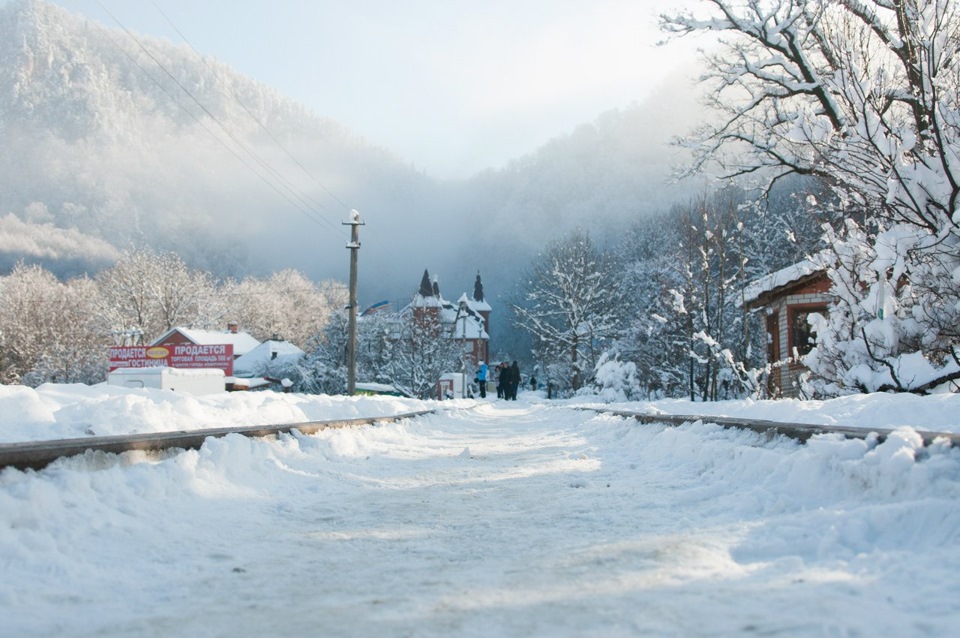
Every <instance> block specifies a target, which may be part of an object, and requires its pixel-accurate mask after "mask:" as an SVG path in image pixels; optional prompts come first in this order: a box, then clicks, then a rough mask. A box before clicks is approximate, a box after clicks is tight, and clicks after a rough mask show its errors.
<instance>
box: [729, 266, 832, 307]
mask: <svg viewBox="0 0 960 638" xmlns="http://www.w3.org/2000/svg"><path fill="white" fill-rule="evenodd" d="M822 271H823V265H822V263H821V262H820V261H818V259H817V258H816V257H813V258H810V259H804V260H803V261H801V262H798V263H796V264H792V265H790V266H787V267H786V268H782V269H780V270H778V271H776V272H772V273H770V274H769V275H765V276H763V277H761V278H760V279H757V280H755V281H752V282H750V284H748V285H747V287H746V289H745V290H744V292H743V296H744V302H745V303H746V304H748V305H749V304H752V303H755V302H757V301H759V300H760V298H761V297H763V296H764V295H767V294H768V293H771V292H773V291H775V290H777V289H779V288H783V287H784V286H788V285H790V284H792V283H795V282H798V281H800V280H801V279H805V278H807V277H810V276H813V275H816V274H818V273H820V272H822Z"/></svg>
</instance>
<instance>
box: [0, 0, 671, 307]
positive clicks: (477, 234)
mask: <svg viewBox="0 0 960 638" xmlns="http://www.w3.org/2000/svg"><path fill="white" fill-rule="evenodd" d="M174 78H175V80H174ZM642 88H643V87H638V91H639V90H641V89H642ZM662 90H663V91H666V92H667V93H670V94H673V93H677V92H679V91H681V90H685V91H687V92H688V89H687V87H682V88H681V89H678V88H677V87H666V88H664V89H662ZM683 105H684V102H682V101H681V102H678V101H677V100H674V99H671V98H670V97H669V96H668V95H654V97H653V98H651V99H649V100H648V101H645V102H643V103H641V104H634V105H631V106H629V107H627V108H624V109H621V110H615V111H611V112H609V113H607V114H604V115H603V116H601V117H600V118H598V119H597V120H596V121H595V122H594V123H591V124H585V125H583V126H581V127H579V128H578V129H577V130H575V131H573V132H571V133H570V134H568V135H563V136H560V137H558V138H557V139H555V140H554V141H553V142H551V143H549V144H547V145H545V146H544V147H542V148H540V149H537V150H535V151H534V152H532V153H531V154H530V155H528V156H526V157H523V158H519V159H518V160H516V161H514V162H511V163H510V164H509V165H508V166H506V167H504V168H502V169H499V170H490V171H486V172H484V173H482V174H481V175H478V176H477V177H475V178H473V179H470V180H464V181H456V182H439V181H436V180H432V179H430V178H429V177H428V176H426V175H424V174H422V173H419V172H417V171H416V170H415V169H413V168H412V167H411V166H410V164H409V163H407V162H404V161H402V160H401V159H399V158H397V157H396V156H394V155H393V154H391V153H390V152H388V151H386V150H384V149H382V148H378V147H376V146H374V145H372V144H370V143H368V142H367V141H365V140H363V139H362V138H360V137H359V136H357V135H356V134H354V133H352V132H350V131H349V130H347V129H346V128H344V127H343V126H341V125H339V124H338V123H336V122H334V121H332V120H330V119H327V118H323V117H319V116H317V115H316V114H314V113H312V112H310V111H309V110H307V109H305V108H304V107H303V106H301V105H299V104H297V103H295V102H293V101H291V100H289V99H287V98H285V97H283V96H282V95H280V94H278V93H277V92H276V91H274V90H273V89H271V88H269V87H267V86H264V85H263V84H261V83H258V82H255V81H252V80H250V79H248V78H245V77H243V76H241V75H239V74H237V73H236V72H234V71H233V70H232V69H230V68H229V67H228V66H226V65H223V64H221V63H218V62H216V61H215V60H212V59H209V58H203V59H201V58H200V57H199V56H198V55H197V54H196V53H195V52H194V51H193V50H191V49H190V48H189V47H186V46H177V45H174V44H172V43H170V42H167V41H165V40H159V39H155V38H149V37H144V36H136V37H134V36H132V35H131V34H127V33H125V32H123V31H122V30H118V29H108V28H106V27H103V26H102V25H99V24H98V23H95V22H92V21H89V20H86V19H84V18H80V17H76V16H72V15H70V14H68V13H67V12H65V11H64V10H62V9H60V8H58V7H56V6H55V5H53V4H50V3H49V2H46V1H45V0H15V1H13V2H10V3H8V4H7V5H6V6H4V7H2V8H0V219H3V218H7V217H8V216H11V215H12V216H13V217H9V218H8V219H7V221H6V223H5V224H4V225H3V228H2V230H0V268H6V267H9V265H10V264H11V263H13V262H14V261H15V260H16V259H19V258H26V259H27V260H29V261H34V262H40V263H42V264H43V265H45V266H47V267H48V268H50V269H51V270H53V271H54V272H57V273H59V274H75V273H76V272H81V271H84V270H86V271H95V270H96V269H98V268H100V267H102V266H103V265H104V264H107V263H110V261H111V260H112V259H113V258H115V254H116V252H117V251H118V250H122V249H124V248H126V247H128V246H129V245H131V244H149V245H152V246H154V247H155V248H159V249H165V250H175V251H176V252H177V253H179V254H180V255H181V257H182V258H184V260H186V261H187V262H188V263H189V264H190V265H191V266H194V267H200V268H205V269H209V270H211V271H212V272H214V273H215V274H217V275H220V276H225V275H242V274H247V273H254V274H264V273H267V272H270V271H274V270H279V269H282V268H296V269H299V270H301V271H303V272H305V273H307V274H308V275H309V276H311V277H314V278H317V279H319V278H326V277H334V278H339V279H345V278H346V271H347V257H348V255H347V252H346V251H345V250H344V244H345V242H346V241H347V239H348V234H347V232H346V230H345V229H344V228H343V226H342V225H341V223H340V222H341V221H342V220H346V218H347V214H348V211H349V209H351V208H356V209H358V210H359V211H360V212H361V215H362V217H363V219H364V221H365V222H366V226H364V227H363V228H362V229H361V242H362V244H363V250H361V267H360V275H361V290H360V292H361V301H362V302H372V301H376V300H379V299H382V298H389V299H391V300H396V299H398V298H403V297H406V296H407V295H412V294H413V292H415V289H416V286H417V284H418V282H419V280H420V275H421V273H422V272H423V269H424V268H425V267H427V268H429V269H430V271H431V273H437V274H439V275H440V276H441V278H442V280H443V281H442V283H443V289H444V291H445V292H447V293H448V294H450V295H455V294H458V293H459V292H460V291H462V290H470V289H471V286H472V284H473V278H474V276H475V274H476V272H477V270H480V271H481V272H482V273H483V276H484V282H485V284H486V285H487V290H488V294H489V295H490V297H491V300H493V301H494V302H495V303H497V301H498V300H500V301H501V308H502V307H503V306H502V301H504V300H503V299H501V297H502V296H503V295H505V294H507V292H508V291H509V289H510V288H511V286H512V283H513V280H514V279H515V278H516V275H517V273H518V272H520V271H521V270H522V269H523V268H524V267H525V266H526V264H528V263H529V261H530V258H531V256H532V255H533V254H534V253H535V252H536V250H537V249H538V248H539V247H540V246H542V245H543V243H544V242H546V241H548V240H549V239H552V238H553V237H555V236H557V235H559V234H561V233H563V232H566V231H569V230H570V229H572V228H574V227H577V226H584V227H588V228H589V229H590V230H591V232H593V233H594V234H595V235H596V236H597V237H598V238H601V239H602V238H606V237H616V236H617V235H618V231H617V229H618V228H621V227H622V226H623V225H624V224H627V223H629V222H630V220H631V219H632V218H634V217H636V216H638V215H643V214H644V213H645V212H647V211H650V210H654V209H658V208H662V207H665V206H669V205H670V203H672V201H674V200H675V199H676V198H677V197H678V195H677V193H676V191H675V190H671V188H668V187H666V186H664V184H665V180H666V176H667V174H668V170H669V166H670V164H671V163H672V162H673V161H674V158H673V157H672V156H669V155H668V152H667V150H666V146H665V143H666V141H667V140H668V138H669V136H670V134H671V133H672V132H680V131H681V130H682V128H683V127H682V125H681V124H680V120H681V119H682V118H683V117H684V116H685V114H686V113H687V112H688V111H687V110H686V109H684V108H682V106H683ZM293 158H295V159H293Z"/></svg>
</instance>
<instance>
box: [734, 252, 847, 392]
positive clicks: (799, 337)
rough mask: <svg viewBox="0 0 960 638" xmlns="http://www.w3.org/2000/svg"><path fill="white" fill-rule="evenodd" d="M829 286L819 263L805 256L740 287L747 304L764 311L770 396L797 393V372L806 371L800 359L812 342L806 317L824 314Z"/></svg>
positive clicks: (828, 296)
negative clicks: (744, 286)
mask: <svg viewBox="0 0 960 638" xmlns="http://www.w3.org/2000/svg"><path fill="white" fill-rule="evenodd" d="M830 288H831V282H830V278H829V277H828V276H827V271H826V269H825V268H824V267H823V265H822V264H820V263H818V261H817V260H815V259H807V260H804V261H802V262H799V263H797V264H793V265H792V266H788V267H786V268H783V269H781V270H778V271H776V272H773V273H770V274H769V275H766V276H765V277H761V278H760V279H758V280H756V281H754V282H752V283H751V284H750V285H748V286H747V287H746V289H745V290H744V302H745V304H746V306H747V308H748V309H751V310H761V311H762V312H763V313H764V317H765V325H766V334H767V363H768V364H770V366H771V368H770V375H769V376H768V378H767V391H768V393H769V395H770V396H771V397H796V396H798V395H799V390H800V385H799V380H800V375H801V374H803V373H804V372H806V371H807V368H806V367H805V366H804V365H803V364H802V363H801V359H802V357H803V356H804V355H806V354H807V353H808V352H810V350H811V349H812V348H813V346H814V345H816V334H815V333H814V331H813V329H812V327H811V326H810V322H809V321H808V319H809V317H810V315H811V314H814V313H817V314H821V315H826V314H827V311H828V309H829V306H830V301H831V297H830Z"/></svg>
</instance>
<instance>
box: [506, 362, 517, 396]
mask: <svg viewBox="0 0 960 638" xmlns="http://www.w3.org/2000/svg"><path fill="white" fill-rule="evenodd" d="M519 387H520V366H518V365H517V362H516V361H514V362H513V365H511V366H510V396H508V397H507V398H508V399H510V400H511V401H516V400H517V388H519Z"/></svg>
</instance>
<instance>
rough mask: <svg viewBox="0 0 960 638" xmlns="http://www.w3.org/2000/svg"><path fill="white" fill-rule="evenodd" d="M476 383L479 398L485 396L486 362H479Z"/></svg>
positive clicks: (484, 397)
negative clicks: (478, 389)
mask: <svg viewBox="0 0 960 638" xmlns="http://www.w3.org/2000/svg"><path fill="white" fill-rule="evenodd" d="M477 385H479V386H480V398H481V399H486V398H487V364H486V363H484V362H483V361H481V362H480V369H479V370H477Z"/></svg>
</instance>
